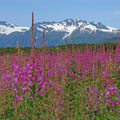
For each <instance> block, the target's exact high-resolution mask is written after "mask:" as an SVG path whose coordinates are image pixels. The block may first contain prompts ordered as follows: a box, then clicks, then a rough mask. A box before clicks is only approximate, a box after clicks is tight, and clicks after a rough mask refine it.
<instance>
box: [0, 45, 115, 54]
mask: <svg viewBox="0 0 120 120" xmlns="http://www.w3.org/2000/svg"><path fill="white" fill-rule="evenodd" d="M94 45H96V47H97V48H100V46H101V44H88V47H91V48H92V49H93V48H94ZM65 46H66V45H59V46H55V47H52V48H50V47H46V51H47V52H53V51H54V52H55V51H57V50H59V49H61V50H62V51H64V50H65ZM74 47H75V49H78V48H81V47H82V49H83V50H84V49H85V48H86V47H87V43H83V44H74ZM104 47H105V50H107V48H108V47H112V48H113V49H114V50H115V48H116V43H104ZM67 48H68V49H70V50H72V44H68V45H67ZM20 49H21V50H22V52H23V53H28V54H30V53H31V47H24V48H20ZM39 51H42V48H36V52H39ZM13 53H17V48H15V47H6V48H3V47H2V48H0V54H1V55H3V54H13Z"/></svg>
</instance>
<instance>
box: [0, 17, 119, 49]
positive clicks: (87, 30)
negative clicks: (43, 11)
mask: <svg viewBox="0 0 120 120" xmlns="http://www.w3.org/2000/svg"><path fill="white" fill-rule="evenodd" d="M43 29H45V41H46V46H55V45H59V44H64V43H65V39H67V40H68V43H72V37H73V36H74V37H75V43H85V42H86V41H87V40H89V42H90V43H99V41H100V40H103V41H104V40H105V39H110V38H114V37H116V36H117V33H118V32H120V30H118V29H116V28H112V27H108V26H105V25H103V24H102V23H101V22H99V23H95V22H87V21H84V20H81V19H66V20H64V21H61V22H41V23H40V22H38V23H35V24H34V34H35V40H36V43H37V45H38V46H39V47H41V44H42V32H43ZM30 32H31V29H30V28H28V27H19V26H17V25H15V24H10V23H8V22H0V46H2V47H6V46H16V41H17V40H19V42H20V44H21V46H23V47H24V46H30V40H31V35H30Z"/></svg>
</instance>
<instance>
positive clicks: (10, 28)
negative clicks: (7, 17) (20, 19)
mask: <svg viewBox="0 0 120 120" xmlns="http://www.w3.org/2000/svg"><path fill="white" fill-rule="evenodd" d="M28 29H29V28H28V27H19V26H17V25H15V24H11V23H8V22H6V21H0V34H5V35H9V34H11V33H13V32H25V31H27V30H28Z"/></svg>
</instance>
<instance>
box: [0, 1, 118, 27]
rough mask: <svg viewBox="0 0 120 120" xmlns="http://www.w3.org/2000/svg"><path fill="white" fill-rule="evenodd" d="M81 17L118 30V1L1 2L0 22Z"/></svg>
mask: <svg viewBox="0 0 120 120" xmlns="http://www.w3.org/2000/svg"><path fill="white" fill-rule="evenodd" d="M32 11H33V12H34V14H35V22H42V21H62V20H65V19H67V18H73V19H76V18H80V19H82V20H87V21H89V22H91V21H95V22H102V23H103V24H105V25H107V26H111V27H115V28H119V29H120V0H0V21H9V22H11V23H14V24H17V25H19V26H31V14H32Z"/></svg>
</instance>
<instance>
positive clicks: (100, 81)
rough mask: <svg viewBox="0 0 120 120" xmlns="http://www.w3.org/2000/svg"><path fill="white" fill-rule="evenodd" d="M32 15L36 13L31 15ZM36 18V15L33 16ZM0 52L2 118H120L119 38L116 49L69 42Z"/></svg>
mask: <svg viewBox="0 0 120 120" xmlns="http://www.w3.org/2000/svg"><path fill="white" fill-rule="evenodd" d="M32 18H33V17H32ZM32 21H33V20H32ZM32 44H33V45H32V49H31V54H24V52H23V51H21V48H20V45H19V42H17V54H4V55H2V56H0V120H86V119H88V120H119V119H120V41H119V40H118V43H117V46H116V49H115V50H113V48H112V47H111V46H110V45H108V46H107V51H106V50H105V46H104V45H103V44H102V43H101V45H100V47H97V46H96V45H95V44H94V47H93V48H92V47H91V46H89V44H88V42H87V46H86V47H82V46H81V48H75V45H74V37H73V44H72V51H71V50H70V49H69V48H68V46H67V40H66V45H65V50H64V51H62V50H61V49H60V48H58V47H57V49H56V52H54V51H53V52H52V53H51V52H49V51H47V49H46V48H45V30H43V41H42V51H40V52H36V50H35V46H34V34H33V22H32Z"/></svg>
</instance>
